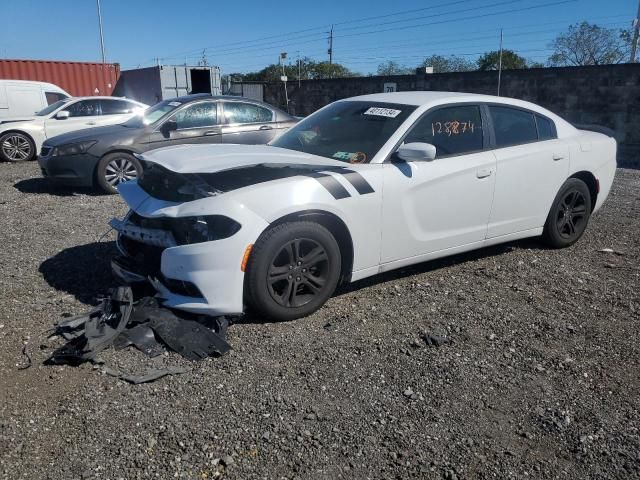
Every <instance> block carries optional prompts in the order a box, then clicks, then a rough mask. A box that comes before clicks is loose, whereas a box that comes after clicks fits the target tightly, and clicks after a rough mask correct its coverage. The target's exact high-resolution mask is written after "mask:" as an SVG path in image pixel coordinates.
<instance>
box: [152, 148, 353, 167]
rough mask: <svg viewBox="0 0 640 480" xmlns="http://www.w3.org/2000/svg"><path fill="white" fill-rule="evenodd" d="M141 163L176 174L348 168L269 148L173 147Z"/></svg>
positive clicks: (163, 149) (320, 159)
mask: <svg viewBox="0 0 640 480" xmlns="http://www.w3.org/2000/svg"><path fill="white" fill-rule="evenodd" d="M142 159H143V160H147V161H150V162H153V163H157V164H158V165H160V166H162V167H164V168H166V169H168V170H171V171H173V172H176V173H215V172H220V171H224V170H230V169H237V168H243V167H251V166H256V165H273V166H274V167H275V166H278V165H307V166H311V167H313V166H317V167H346V166H348V164H345V162H341V161H339V160H333V159H330V158H326V157H320V156H317V155H311V154H309V153H304V152H298V151H295V150H287V149H284V148H278V147H271V146H269V145H176V146H172V147H166V148H161V149H158V150H152V151H151V152H148V153H145V154H144V155H143V156H142Z"/></svg>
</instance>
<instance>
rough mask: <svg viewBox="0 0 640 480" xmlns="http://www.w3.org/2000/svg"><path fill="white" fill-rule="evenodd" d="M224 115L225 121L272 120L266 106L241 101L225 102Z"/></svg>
mask: <svg viewBox="0 0 640 480" xmlns="http://www.w3.org/2000/svg"><path fill="white" fill-rule="evenodd" d="M224 116H225V120H226V121H227V123H265V122H271V121H272V120H273V114H272V113H271V110H269V109H268V108H264V107H261V106H259V105H253V104H251V103H242V102H225V103H224Z"/></svg>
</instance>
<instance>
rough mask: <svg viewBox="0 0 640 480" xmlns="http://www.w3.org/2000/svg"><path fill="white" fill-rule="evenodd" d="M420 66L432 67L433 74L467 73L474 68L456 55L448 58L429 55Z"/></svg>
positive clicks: (471, 63) (470, 62)
mask: <svg viewBox="0 0 640 480" xmlns="http://www.w3.org/2000/svg"><path fill="white" fill-rule="evenodd" d="M420 66H421V67H433V73H448V72H468V71H470V70H475V68H476V66H475V64H474V63H473V62H472V61H470V60H467V59H466V58H464V57H458V56H456V55H449V56H448V57H445V56H443V55H431V56H429V57H426V58H425V59H424V60H423V61H422V63H421V64H420Z"/></svg>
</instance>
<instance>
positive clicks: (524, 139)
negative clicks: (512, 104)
mask: <svg viewBox="0 0 640 480" xmlns="http://www.w3.org/2000/svg"><path fill="white" fill-rule="evenodd" d="M489 111H490V112H491V119H492V120H493V127H494V130H495V133H496V147H498V148H500V147H509V146H512V145H520V144H522V143H529V142H536V141H537V140H538V129H537V127H536V120H535V118H534V115H533V113H531V112H527V111H524V110H518V109H515V108H509V107H498V106H495V105H490V106H489Z"/></svg>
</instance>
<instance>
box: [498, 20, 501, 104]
mask: <svg viewBox="0 0 640 480" xmlns="http://www.w3.org/2000/svg"><path fill="white" fill-rule="evenodd" d="M501 81H502V29H500V57H499V58H498V96H500V82H501Z"/></svg>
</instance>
